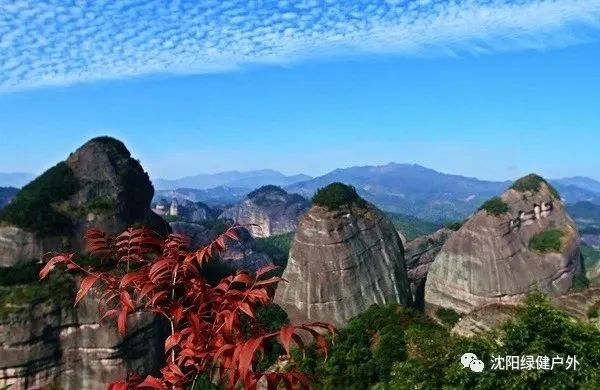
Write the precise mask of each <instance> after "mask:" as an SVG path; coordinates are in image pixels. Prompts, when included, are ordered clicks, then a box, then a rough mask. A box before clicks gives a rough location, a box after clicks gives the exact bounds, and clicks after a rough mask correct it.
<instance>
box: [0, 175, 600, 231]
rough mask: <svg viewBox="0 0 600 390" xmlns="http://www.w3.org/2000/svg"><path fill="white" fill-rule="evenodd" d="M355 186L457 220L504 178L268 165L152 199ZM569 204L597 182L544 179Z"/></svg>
mask: <svg viewBox="0 0 600 390" xmlns="http://www.w3.org/2000/svg"><path fill="white" fill-rule="evenodd" d="M33 176H34V175H32V174H27V173H0V186H5V187H8V186H13V187H20V186H22V185H24V184H26V183H27V182H28V181H30V180H31V179H32V178H33ZM336 181H339V182H343V183H347V184H351V185H353V186H355V187H356V189H357V191H358V192H359V193H360V195H361V196H363V197H364V198H366V199H367V200H369V201H371V202H372V203H374V204H376V205H377V206H378V207H379V208H381V209H383V210H385V211H388V212H394V213H401V214H406V215H412V216H416V217H419V218H421V219H425V220H429V221H436V222H440V221H441V222H444V221H449V220H462V219H464V218H466V217H467V216H468V215H469V214H471V213H472V212H473V211H475V210H476V209H477V208H478V207H479V206H480V205H481V204H482V203H483V202H484V201H485V200H487V199H488V198H490V197H492V196H495V195H498V194H500V193H502V192H503V191H504V190H505V189H506V188H507V187H508V186H510V184H511V182H510V181H486V180H479V179H476V178H472V177H465V176H460V175H451V174H445V173H440V172H437V171H435V170H433V169H429V168H425V167H423V166H420V165H416V164H396V163H390V164H387V165H380V166H359V167H350V168H341V169H336V170H333V171H331V172H329V173H327V174H325V175H323V176H319V177H315V178H312V177H310V176H308V175H304V174H299V175H285V174H283V173H281V172H278V171H276V170H272V169H263V170H253V171H246V172H240V171H230V172H223V173H217V174H199V175H194V176H188V177H183V178H180V179H173V180H171V179H156V180H154V187H155V189H156V190H157V191H156V194H155V198H154V199H155V200H158V199H160V198H165V199H167V200H170V199H172V198H180V199H189V200H192V201H202V202H205V203H207V204H209V205H212V206H215V205H225V204H232V203H236V202H238V201H240V200H241V199H242V198H243V197H244V196H245V195H246V194H248V193H249V192H250V191H252V190H254V189H256V188H259V187H261V186H263V185H267V184H273V185H277V186H280V187H283V188H284V189H286V190H287V191H288V192H295V193H298V194H301V195H303V196H305V197H307V198H310V197H311V196H312V194H313V193H314V192H315V191H316V190H317V189H318V188H320V187H324V186H326V185H328V184H330V183H333V182H336ZM550 182H551V183H552V184H553V185H554V186H555V187H556V189H557V190H558V191H559V192H560V194H561V196H562V197H563V199H564V200H565V201H566V202H567V203H569V204H575V203H578V202H589V203H590V204H596V205H600V182H598V181H596V180H594V179H591V178H587V177H581V176H575V177H569V178H563V179H556V180H550Z"/></svg>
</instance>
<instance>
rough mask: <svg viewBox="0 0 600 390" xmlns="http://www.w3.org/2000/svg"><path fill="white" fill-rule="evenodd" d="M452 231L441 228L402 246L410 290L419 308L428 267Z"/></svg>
mask: <svg viewBox="0 0 600 390" xmlns="http://www.w3.org/2000/svg"><path fill="white" fill-rule="evenodd" d="M452 233H454V231H452V230H450V229H447V228H443V229H440V230H438V231H436V232H435V233H433V234H430V235H427V236H422V237H419V238H417V239H415V240H413V241H410V242H408V243H407V244H406V245H405V246H404V258H405V259H406V269H407V272H408V280H409V282H410V290H411V292H412V295H413V300H414V302H415V306H416V307H417V308H419V309H422V308H423V307H424V304H425V281H426V280H427V272H428V271H429V267H430V266H431V263H433V260H434V259H435V257H436V256H437V254H438V253H439V252H440V250H441V249H442V246H443V245H444V243H445V242H446V240H447V239H448V237H450V235H451V234H452ZM401 238H402V237H401Z"/></svg>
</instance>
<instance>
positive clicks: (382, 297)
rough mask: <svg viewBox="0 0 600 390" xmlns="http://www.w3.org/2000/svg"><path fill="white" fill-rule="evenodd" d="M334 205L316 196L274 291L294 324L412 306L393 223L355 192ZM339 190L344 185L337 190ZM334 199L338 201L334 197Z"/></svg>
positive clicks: (341, 321) (341, 319)
mask: <svg viewBox="0 0 600 390" xmlns="http://www.w3.org/2000/svg"><path fill="white" fill-rule="evenodd" d="M332 186H338V188H341V189H342V191H348V192H349V193H350V195H351V197H349V198H346V200H343V201H342V204H337V205H336V204H333V206H326V205H323V204H325V203H319V202H318V200H317V197H315V199H314V204H313V206H312V207H311V209H310V210H309V212H308V213H307V214H305V215H304V216H303V217H302V219H301V220H300V223H299V225H298V230H297V231H296V234H295V236H294V239H293V241H292V246H291V250H290V257H289V260H288V265H287V268H286V269H285V271H284V273H283V277H284V278H285V279H286V280H287V281H288V282H287V283H280V284H279V286H278V287H277V291H276V293H275V303H277V304H279V305H281V306H282V307H284V309H285V310H286V311H287V313H288V314H289V315H290V318H291V319H292V320H293V321H307V320H308V321H319V320H322V321H328V322H332V323H334V324H335V325H337V326H343V325H344V324H345V323H346V322H347V321H348V320H349V319H350V318H352V317H354V316H356V315H357V314H359V313H361V312H363V311H364V310H366V309H367V308H368V307H369V306H370V305H372V304H384V303H392V302H395V303H400V304H403V305H409V304H411V303H412V298H411V294H410V288H409V283H408V278H407V275H406V265H405V262H404V255H403V248H402V243H401V242H400V238H399V237H398V234H397V233H396V230H395V229H394V226H393V225H392V223H391V222H390V221H389V220H388V219H387V217H385V216H384V214H383V213H382V212H381V211H379V210H378V209H377V208H375V206H373V205H371V204H370V203H367V202H365V201H364V200H362V199H361V198H359V197H358V195H356V192H355V191H354V189H353V188H349V187H347V186H343V185H342V184H338V183H334V184H332V185H330V186H328V187H326V188H325V189H324V191H325V192H331V191H330V190H335V187H333V188H332ZM339 186H343V187H339ZM332 198H333V199H334V201H335V199H338V200H339V199H340V197H337V196H336V195H335V194H334V195H332Z"/></svg>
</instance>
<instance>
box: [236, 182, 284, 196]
mask: <svg viewBox="0 0 600 390" xmlns="http://www.w3.org/2000/svg"><path fill="white" fill-rule="evenodd" d="M270 193H275V194H278V195H287V192H286V191H285V190H284V189H283V188H281V187H279V186H275V185H272V184H268V185H266V186H262V187H260V188H257V189H255V190H254V191H252V192H250V193H248V195H246V197H247V198H248V199H252V198H255V197H257V196H260V195H265V194H270Z"/></svg>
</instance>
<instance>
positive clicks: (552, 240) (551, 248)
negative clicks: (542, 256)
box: [529, 229, 565, 253]
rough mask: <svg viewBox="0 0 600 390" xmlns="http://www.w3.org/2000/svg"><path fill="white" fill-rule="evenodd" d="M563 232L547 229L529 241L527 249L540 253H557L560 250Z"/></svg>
mask: <svg viewBox="0 0 600 390" xmlns="http://www.w3.org/2000/svg"><path fill="white" fill-rule="evenodd" d="M564 234H565V233H564V232H563V231H562V230H559V229H548V230H544V231H543V232H541V233H538V234H536V235H535V236H533V237H531V240H529V249H532V250H534V251H538V252H541V253H546V252H559V251H560V250H561V248H562V238H563V236H564Z"/></svg>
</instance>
